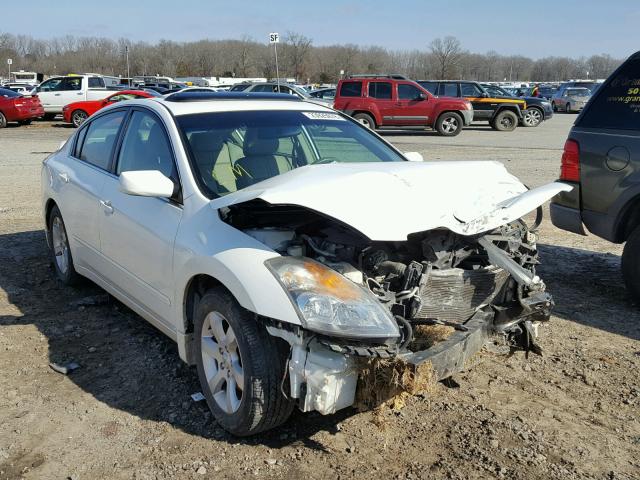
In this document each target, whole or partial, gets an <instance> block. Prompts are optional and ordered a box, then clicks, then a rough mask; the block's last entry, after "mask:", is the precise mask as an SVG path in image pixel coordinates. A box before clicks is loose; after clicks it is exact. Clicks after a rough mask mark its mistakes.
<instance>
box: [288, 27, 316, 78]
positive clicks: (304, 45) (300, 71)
mask: <svg viewBox="0 0 640 480" xmlns="http://www.w3.org/2000/svg"><path fill="white" fill-rule="evenodd" d="M311 43H312V40H311V39H310V38H309V37H305V36H304V35H302V34H300V33H295V32H287V35H286V37H285V41H284V44H283V47H284V48H283V50H284V52H283V53H284V57H285V59H286V62H287V64H288V66H289V71H290V72H291V73H293V76H294V77H295V78H296V80H298V79H302V78H303V77H304V73H305V71H304V67H305V62H306V60H307V57H308V56H309V52H310V50H311Z"/></svg>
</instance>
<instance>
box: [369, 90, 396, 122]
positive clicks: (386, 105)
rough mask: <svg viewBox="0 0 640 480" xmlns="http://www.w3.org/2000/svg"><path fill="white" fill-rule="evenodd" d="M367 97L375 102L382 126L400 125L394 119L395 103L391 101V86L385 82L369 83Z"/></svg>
mask: <svg viewBox="0 0 640 480" xmlns="http://www.w3.org/2000/svg"><path fill="white" fill-rule="evenodd" d="M367 96H368V97H369V98H370V99H371V100H372V101H373V102H375V105H376V108H377V109H378V112H379V113H380V116H381V117H382V122H383V123H384V125H400V124H401V122H399V121H398V119H397V118H396V102H395V100H394V99H393V84H392V83H391V82H385V81H373V80H372V81H369V85H368V86H367Z"/></svg>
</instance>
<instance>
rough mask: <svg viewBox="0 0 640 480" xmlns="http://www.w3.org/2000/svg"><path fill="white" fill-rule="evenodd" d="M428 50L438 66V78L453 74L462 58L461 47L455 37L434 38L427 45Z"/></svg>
mask: <svg viewBox="0 0 640 480" xmlns="http://www.w3.org/2000/svg"><path fill="white" fill-rule="evenodd" d="M429 49H430V50H431V53H432V54H433V56H434V59H435V61H436V63H437V65H438V73H439V75H440V78H447V75H450V74H452V73H453V69H454V68H455V67H457V65H458V63H459V62H460V59H461V57H462V46H461V44H460V41H459V40H458V39H457V38H456V37H452V36H447V37H444V38H436V39H435V40H433V41H432V42H431V43H430V44H429Z"/></svg>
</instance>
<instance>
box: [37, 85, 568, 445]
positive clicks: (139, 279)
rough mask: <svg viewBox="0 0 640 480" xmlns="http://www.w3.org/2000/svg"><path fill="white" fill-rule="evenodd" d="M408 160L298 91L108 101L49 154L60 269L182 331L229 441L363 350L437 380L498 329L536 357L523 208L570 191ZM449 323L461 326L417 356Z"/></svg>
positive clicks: (480, 168) (342, 378)
mask: <svg viewBox="0 0 640 480" xmlns="http://www.w3.org/2000/svg"><path fill="white" fill-rule="evenodd" d="M416 157H419V155H417V154H406V155H404V154H402V153H401V152H399V151H398V150H396V149H395V148H394V147H393V146H391V145H389V144H388V143H387V142H385V141H384V140H383V139H381V138H380V137H378V136H377V135H376V134H375V133H373V132H371V131H370V130H368V129H366V128H364V127H362V126H361V125H360V124H358V123H357V122H355V121H353V120H351V119H350V118H349V117H346V116H344V115H342V114H340V113H338V112H335V111H332V110H330V109H328V108H325V107H322V106H319V105H315V104H312V103H307V102H303V101H299V100H297V99H295V98H294V97H289V96H278V95H275V96H274V95H255V94H254V95H250V94H237V93H229V94H222V93H207V92H185V93H182V94H181V93H178V94H175V95H172V96H171V97H169V98H167V99H165V100H132V101H129V102H126V105H125V104H116V105H113V106H111V107H108V108H105V109H103V110H101V111H100V112H99V113H98V114H96V115H94V116H92V117H91V118H89V119H88V121H87V122H86V123H85V124H83V126H82V127H81V128H80V129H78V131H77V132H75V134H74V135H73V136H72V137H71V138H70V139H69V141H67V142H66V144H65V145H64V146H63V147H61V149H60V150H59V151H57V152H56V153H54V154H53V155H51V156H49V157H48V158H47V159H46V160H45V161H44V165H43V169H42V188H43V211H44V219H45V223H46V232H47V239H48V242H49V246H50V248H51V253H52V258H53V261H54V265H55V270H56V273H57V275H58V277H59V278H60V279H61V280H62V281H64V282H65V283H68V284H72V283H74V282H75V281H77V280H78V278H79V275H81V276H84V277H88V278H89V279H91V280H93V281H94V282H96V283H97V284H99V285H100V286H101V287H103V288H104V289H105V290H107V291H108V292H109V293H111V294H112V295H113V296H115V297H117V298H118V299H119V300H121V301H122V302H124V303H125V304H126V305H128V306H129V307H130V308H132V309H133V310H134V311H136V312H137V313H139V314H140V315H141V316H142V317H144V318H145V319H147V320H148V321H149V322H151V323H152V324H153V325H155V326H156V327H157V328H158V329H160V330H161V331H162V332H164V333H165V334H166V335H168V336H169V337H171V338H172V339H174V340H175V341H176V342H177V344H178V349H179V353H180V356H181V358H182V359H183V360H184V361H186V362H189V363H190V364H195V365H197V370H198V375H199V378H200V381H201V384H202V391H203V393H204V395H205V397H206V400H207V402H208V405H209V407H210V408H211V411H212V412H213V414H214V416H215V418H216V420H217V421H218V423H219V424H220V425H221V426H222V427H224V428H225V429H227V430H228V431H230V432H232V433H234V434H237V435H251V434H254V433H257V432H260V431H264V430H267V429H270V428H273V427H275V426H277V425H279V424H281V423H283V422H284V421H285V420H286V419H287V418H288V416H289V415H290V413H291V411H292V409H293V408H294V407H295V406H297V407H298V408H300V409H302V410H303V411H311V410H317V411H319V412H321V413H323V414H330V413H333V412H335V411H337V410H339V409H342V408H345V407H348V406H350V405H352V404H353V403H354V401H355V398H356V392H357V390H358V379H359V374H360V370H359V369H360V367H359V365H361V364H362V363H361V362H360V359H362V358H365V359H366V358H391V359H401V360H402V361H403V362H406V363H407V364H411V365H421V364H424V363H425V362H429V364H430V365H431V368H432V369H433V372H435V376H436V378H438V379H441V378H446V377H448V376H450V375H452V374H453V373H455V372H456V371H458V370H459V369H460V368H462V365H463V363H464V361H465V359H466V358H468V357H469V356H470V355H472V354H473V353H474V352H476V351H478V350H479V349H480V348H481V347H482V345H483V344H484V343H485V341H486V340H487V339H488V338H489V337H490V336H495V337H496V338H499V339H502V340H503V341H504V343H505V344H506V345H509V346H510V347H512V348H521V349H525V350H527V351H529V350H531V351H539V347H538V345H537V343H536V340H535V338H536V328H537V325H538V324H539V323H540V322H543V321H545V320H547V319H548V318H549V311H550V309H551V307H552V306H553V301H552V298H551V296H550V295H549V294H548V293H547V292H546V291H545V285H544V283H543V281H542V280H541V279H540V278H539V277H538V276H537V275H536V264H537V263H538V260H537V252H536V233H535V227H536V225H532V226H527V224H526V223H525V222H524V221H522V220H521V217H523V216H524V215H525V214H527V213H529V212H531V211H535V210H536V209H539V206H540V205H541V204H542V203H544V202H545V201H546V200H548V199H549V198H551V197H552V196H553V195H555V194H556V193H558V192H560V191H566V190H568V189H570V188H571V187H569V186H567V185H564V184H561V183H553V184H550V185H547V186H544V187H540V188H537V189H534V190H528V189H527V188H526V187H525V186H524V185H523V184H522V183H521V182H520V181H518V180H517V179H516V178H515V177H513V176H511V175H510V174H509V173H508V172H507V171H506V170H505V168H504V167H503V166H502V165H501V164H499V163H493V162H461V163H453V162H449V163H422V162H419V161H418V162H415V161H414V162H410V161H407V160H408V159H412V160H416ZM438 324H439V325H449V326H452V327H453V328H454V329H455V333H453V334H452V335H451V336H450V337H448V338H447V339H446V340H444V341H442V342H440V343H438V344H436V345H434V346H432V347H430V348H426V349H420V348H416V345H417V344H416V342H415V340H416V335H415V331H416V330H417V329H418V327H419V326H423V325H438Z"/></svg>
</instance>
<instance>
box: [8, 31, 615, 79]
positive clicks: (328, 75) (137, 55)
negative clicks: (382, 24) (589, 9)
mask: <svg viewBox="0 0 640 480" xmlns="http://www.w3.org/2000/svg"><path fill="white" fill-rule="evenodd" d="M127 49H128V54H129V64H130V72H131V75H132V76H133V75H155V74H161V75H167V76H171V77H188V76H193V77H212V76H223V77H232V76H235V77H267V78H273V77H275V61H274V52H273V47H272V46H269V45H266V44H264V43H259V42H257V41H255V39H252V38H249V37H243V38H241V39H239V40H199V41H193V42H174V41H172V40H160V41H158V42H156V43H148V42H131V41H130V40H128V39H125V38H120V39H118V40H112V39H108V38H101V37H77V36H71V35H67V36H64V37H57V38H51V39H46V40H44V39H37V38H34V37H32V36H29V35H13V34H9V33H2V32H0V61H1V62H2V63H4V62H5V61H6V60H5V59H6V58H12V59H13V65H12V69H13V70H18V69H21V70H25V71H36V72H40V73H44V74H46V75H63V74H67V73H79V72H92V73H101V74H105V75H115V76H118V75H120V76H126V74H127V63H126V51H127ZM278 60H279V68H280V76H281V77H295V78H296V79H297V80H298V81H300V82H308V81H309V82H318V83H329V82H336V81H337V80H338V79H339V78H340V76H341V74H340V72H341V71H343V72H344V74H345V75H348V74H356V73H400V74H404V75H407V76H408V77H409V78H413V79H447V78H449V79H454V78H456V79H458V78H462V79H467V80H479V81H505V80H506V81H511V80H512V81H538V82H546V81H561V80H566V79H570V78H594V79H595V78H606V77H607V76H608V75H609V74H610V73H611V72H612V71H613V69H615V67H616V66H618V65H619V64H620V63H621V61H622V60H621V59H616V58H613V57H611V56H610V55H607V54H600V55H591V56H590V57H580V58H570V57H562V56H547V57H543V58H539V59H536V60H534V59H532V58H529V57H526V56H523V55H502V54H500V53H498V52H496V51H493V50H492V51H489V52H487V53H473V52H470V51H468V50H466V49H465V48H464V47H463V46H462V44H461V43H460V41H459V40H458V39H457V38H455V37H452V36H448V37H444V38H436V39H434V40H433V41H432V42H431V43H429V44H426V45H425V46H424V47H423V48H416V49H413V50H390V49H387V48H383V47H380V46H359V45H353V44H346V45H330V46H314V45H313V41H312V40H311V39H310V38H308V37H306V36H304V35H302V34H300V33H296V32H288V33H287V34H286V35H284V36H283V37H282V43H280V44H279V45H278Z"/></svg>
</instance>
